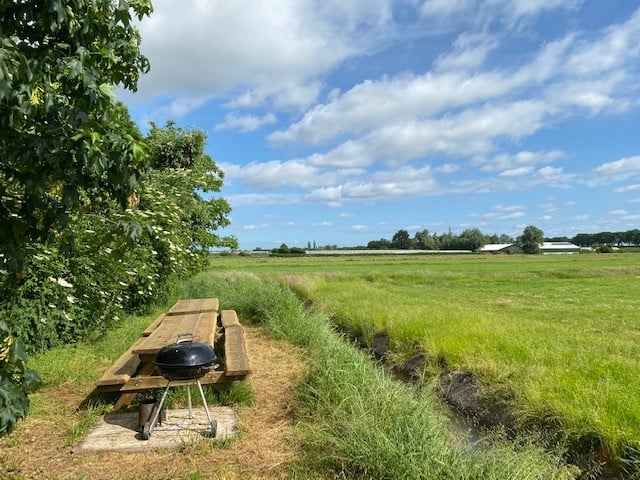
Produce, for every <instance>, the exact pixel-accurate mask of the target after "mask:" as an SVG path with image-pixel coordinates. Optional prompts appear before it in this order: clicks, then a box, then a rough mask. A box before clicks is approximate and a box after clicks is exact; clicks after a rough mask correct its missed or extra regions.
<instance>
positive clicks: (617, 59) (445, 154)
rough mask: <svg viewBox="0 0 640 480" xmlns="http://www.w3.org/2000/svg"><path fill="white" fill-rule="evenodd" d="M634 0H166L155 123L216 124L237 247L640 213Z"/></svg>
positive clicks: (632, 222)
mask: <svg viewBox="0 0 640 480" xmlns="http://www.w3.org/2000/svg"><path fill="white" fill-rule="evenodd" d="M639 7H640V4H639V3H638V1H637V0H633V1H632V0H607V1H601V0H591V1H588V0H584V1H581V0H458V1H454V0H398V1H391V0H340V1H337V0H335V1H334V0H318V1H314V0H272V1H262V2H255V1H250V0H234V1H228V0H227V1H225V0H209V1H205V0H181V1H180V2H176V1H170V0H155V1H154V8H155V11H154V13H153V15H152V16H151V17H150V18H148V19H145V20H144V21H143V22H142V23H141V24H140V30H141V34H142V39H143V40H142V50H143V52H144V53H145V54H146V55H147V56H148V57H149V60H150V62H151V72H149V73H148V74H147V75H146V76H144V77H143V79H142V80H141V81H140V83H139V89H138V92H137V93H135V94H131V93H128V92H126V93H121V94H120V96H121V98H122V99H123V100H124V101H125V103H126V104H127V105H128V106H129V109H130V112H131V114H132V116H133V118H134V119H135V120H136V121H137V122H138V124H139V125H140V126H141V128H142V129H143V130H144V129H145V128H146V127H145V126H146V125H147V124H148V122H149V121H154V122H156V123H157V124H164V122H165V121H166V120H169V119H171V120H174V121H175V122H176V123H177V124H178V125H180V126H183V127H185V128H190V127H196V128H199V129H201V130H203V131H205V132H206V133H207V134H208V153H209V154H210V155H211V156H212V157H213V158H214V160H215V161H216V163H217V164H218V165H219V166H220V167H221V168H222V170H223V171H224V172H225V180H224V188H223V190H222V192H221V195H222V196H223V197H225V198H226V199H227V200H228V201H229V203H230V204H231V206H232V209H233V210H232V213H231V216H230V218H231V221H232V225H231V226H230V227H229V228H226V229H225V230H224V231H222V232H221V233H223V234H225V235H229V234H232V235H235V236H237V238H238V240H239V243H240V247H241V248H242V249H253V248H255V247H261V248H273V247H277V246H279V245H280V244H282V243H286V244H287V245H289V246H290V247H291V246H302V247H304V246H306V245H307V243H308V242H316V243H317V244H318V245H325V244H332V245H333V244H336V245H339V246H357V245H366V244H367V242H368V241H370V240H377V239H380V238H388V239H390V238H391V237H392V236H393V234H394V233H395V232H396V231H398V230H399V229H406V230H408V231H409V233H410V234H411V235H413V234H414V233H415V232H416V231H417V230H420V231H422V230H424V229H428V230H429V231H430V232H432V233H433V232H437V233H442V232H446V231H447V230H449V229H451V230H452V231H453V232H454V233H460V232H461V231H462V230H464V229H465V228H473V227H478V228H480V229H481V230H482V231H483V232H485V233H497V234H501V233H506V234H509V235H511V236H517V235H519V234H520V233H522V230H523V229H524V227H525V226H527V225H536V226H537V227H539V228H540V229H542V230H543V231H544V233H545V235H546V236H564V235H566V236H569V237H572V236H574V235H575V234H577V233H591V232H599V231H604V230H611V231H625V230H629V229H633V228H639V227H640V128H639V127H640V81H639V76H640V41H639V39H640V8H639Z"/></svg>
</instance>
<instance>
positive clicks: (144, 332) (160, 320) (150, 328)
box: [142, 313, 166, 337]
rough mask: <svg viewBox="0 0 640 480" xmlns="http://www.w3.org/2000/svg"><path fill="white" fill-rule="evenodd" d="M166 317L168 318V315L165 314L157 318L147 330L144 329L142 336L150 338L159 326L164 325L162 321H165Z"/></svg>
mask: <svg viewBox="0 0 640 480" xmlns="http://www.w3.org/2000/svg"><path fill="white" fill-rule="evenodd" d="M164 317H166V314H164V313H163V314H162V315H160V316H159V317H158V318H156V319H155V320H154V321H153V323H152V324H151V325H149V326H148V327H147V328H145V329H144V331H143V332H142V336H143V337H148V336H149V335H151V334H152V333H153V331H154V330H155V329H156V328H158V325H160V324H161V323H162V320H164Z"/></svg>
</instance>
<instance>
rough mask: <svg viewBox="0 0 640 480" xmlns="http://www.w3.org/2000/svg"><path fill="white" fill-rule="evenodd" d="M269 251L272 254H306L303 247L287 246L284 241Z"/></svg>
mask: <svg viewBox="0 0 640 480" xmlns="http://www.w3.org/2000/svg"><path fill="white" fill-rule="evenodd" d="M271 253H272V254H274V255H306V253H307V252H306V250H305V249H304V248H300V247H291V248H289V246H287V244H286V243H283V244H282V245H280V247H278V248H274V249H273V250H271Z"/></svg>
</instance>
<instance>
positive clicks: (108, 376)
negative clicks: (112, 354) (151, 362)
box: [98, 338, 142, 387]
mask: <svg viewBox="0 0 640 480" xmlns="http://www.w3.org/2000/svg"><path fill="white" fill-rule="evenodd" d="M141 342H142V338H139V339H138V340H136V341H135V342H134V344H133V345H132V346H131V348H129V349H128V350H127V351H126V352H124V353H123V354H122V355H120V358H118V359H117V360H116V361H115V362H114V363H113V365H111V367H109V369H108V370H107V371H106V372H104V374H103V375H102V377H100V380H98V386H99V387H100V386H104V385H122V384H124V383H127V381H128V380H129V379H130V378H131V377H132V376H133V375H134V374H135V373H136V370H137V369H138V366H139V365H140V358H139V357H138V355H135V354H134V353H133V349H134V348H136V347H137V346H138V345H140V343H141Z"/></svg>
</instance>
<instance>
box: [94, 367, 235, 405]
mask: <svg viewBox="0 0 640 480" xmlns="http://www.w3.org/2000/svg"><path fill="white" fill-rule="evenodd" d="M230 380H231V379H228V378H227V375H226V372H209V373H207V374H206V375H205V376H203V377H201V378H200V383H202V384H203V385H206V384H212V383H224V382H227V381H230ZM189 383H191V384H193V383H195V381H194V380H177V381H173V382H171V386H180V385H187V384H189ZM166 386H167V379H166V378H164V377H163V376H161V375H143V376H139V377H133V378H131V379H130V380H129V381H128V382H127V383H125V384H123V385H108V386H105V387H104V388H101V389H100V391H103V392H122V393H123V395H122V397H124V396H125V395H129V394H133V395H134V397H135V393H134V392H139V391H142V390H148V389H150V388H165V387H166ZM122 397H120V398H122ZM114 408H115V407H114Z"/></svg>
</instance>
